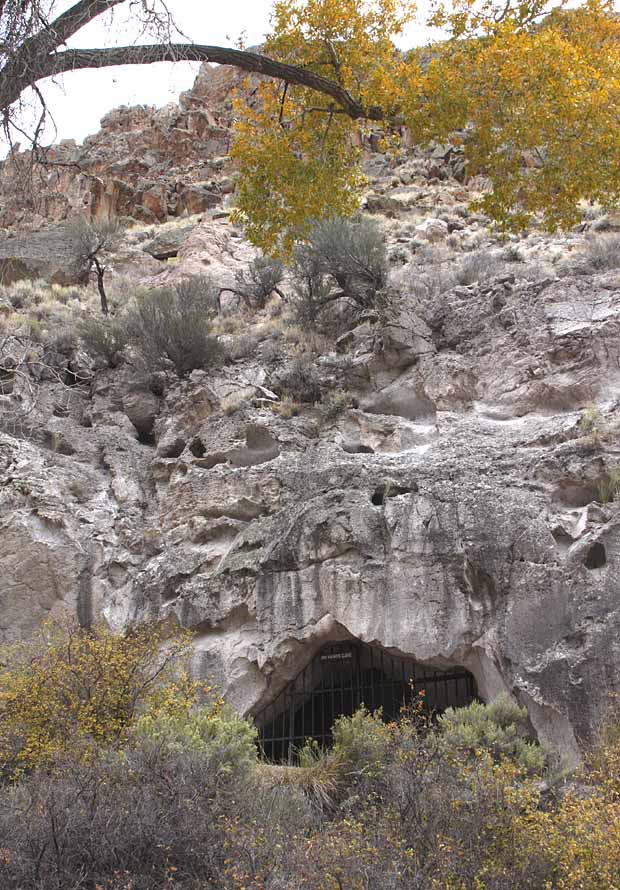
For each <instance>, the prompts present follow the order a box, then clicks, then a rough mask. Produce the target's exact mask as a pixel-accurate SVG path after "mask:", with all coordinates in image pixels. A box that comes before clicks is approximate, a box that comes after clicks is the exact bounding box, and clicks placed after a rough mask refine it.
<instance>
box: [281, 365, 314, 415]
mask: <svg viewBox="0 0 620 890" xmlns="http://www.w3.org/2000/svg"><path fill="white" fill-rule="evenodd" d="M275 385H276V388H277V389H279V391H280V394H281V395H283V396H289V397H290V398H291V399H292V400H293V401H294V402H302V403H306V404H314V403H315V402H318V401H319V399H320V398H321V379H320V377H319V373H318V371H317V369H316V366H315V365H314V364H313V363H312V361H311V360H310V359H309V358H306V357H305V356H300V357H299V358H295V359H293V360H292V361H290V362H288V364H286V365H285V366H284V368H283V369H282V370H281V371H280V372H279V373H278V375H277V378H276V383H275Z"/></svg>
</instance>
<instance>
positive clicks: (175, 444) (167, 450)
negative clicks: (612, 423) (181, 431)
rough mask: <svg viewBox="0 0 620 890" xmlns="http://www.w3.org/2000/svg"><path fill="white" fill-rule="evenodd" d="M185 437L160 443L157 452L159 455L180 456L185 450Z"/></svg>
mask: <svg viewBox="0 0 620 890" xmlns="http://www.w3.org/2000/svg"><path fill="white" fill-rule="evenodd" d="M186 444H187V443H186V441H185V439H181V438H180V437H179V438H175V439H173V440H172V441H169V442H168V443H165V444H162V445H161V446H160V449H159V453H160V455H161V457H172V458H176V457H181V455H182V454H183V452H184V451H185V446H186Z"/></svg>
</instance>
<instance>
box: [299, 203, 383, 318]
mask: <svg viewBox="0 0 620 890" xmlns="http://www.w3.org/2000/svg"><path fill="white" fill-rule="evenodd" d="M388 269H389V261H388V254H387V250H386V247H385V243H384V239H383V234H382V231H381V228H380V226H379V224H378V223H377V222H376V221H375V220H372V219H365V218H354V219H345V218H342V217H333V218H331V219H326V220H322V221H321V222H318V223H316V225H315V226H314V228H313V230H312V232H311V235H310V238H309V239H308V241H307V242H306V243H305V244H303V245H300V246H299V247H298V248H297V250H296V252H295V256H294V261H293V276H294V290H295V300H294V304H295V311H296V315H297V320H298V322H299V323H300V324H311V325H314V326H316V324H317V321H318V319H319V317H320V316H321V315H322V313H323V312H324V311H325V309H326V307H328V306H329V305H331V304H332V303H333V302H334V301H336V300H338V299H342V300H345V301H348V302H349V303H350V304H352V305H353V306H354V307H355V309H356V311H363V310H366V309H370V308H373V307H374V306H375V305H376V303H377V299H378V295H379V294H380V293H381V291H382V290H383V288H384V287H385V286H386V284H387V280H388Z"/></svg>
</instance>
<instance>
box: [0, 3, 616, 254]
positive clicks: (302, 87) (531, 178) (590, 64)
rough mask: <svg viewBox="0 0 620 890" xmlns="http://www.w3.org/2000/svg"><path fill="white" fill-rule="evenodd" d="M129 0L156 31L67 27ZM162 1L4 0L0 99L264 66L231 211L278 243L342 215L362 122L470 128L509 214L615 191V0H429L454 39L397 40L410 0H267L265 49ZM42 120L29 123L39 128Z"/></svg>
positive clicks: (268, 246)
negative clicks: (94, 31)
mask: <svg viewBox="0 0 620 890" xmlns="http://www.w3.org/2000/svg"><path fill="white" fill-rule="evenodd" d="M123 2H124V3H125V4H126V5H127V6H128V7H129V9H130V10H131V11H132V12H133V14H135V15H136V16H137V17H140V18H141V20H142V21H143V22H144V25H145V28H146V29H147V30H150V31H151V32H154V33H155V38H156V42H155V43H152V44H149V45H140V46H138V45H133V46H119V47H110V48H96V49H71V48H69V47H68V46H67V41H69V40H70V38H71V37H73V36H74V35H75V34H77V33H78V32H79V31H80V30H81V29H82V28H83V27H84V26H85V25H87V24H88V23H89V22H91V21H92V20H93V19H96V18H97V17H98V16H100V15H103V14H104V13H106V12H108V11H110V10H112V9H113V8H115V7H117V6H119V5H120V4H122V3H123ZM158 4H159V0H140V2H138V0H135V2H132V0H129V2H128V0H79V2H77V3H75V4H74V5H72V6H71V7H70V8H69V9H67V10H66V11H64V12H62V13H60V14H56V12H57V8H58V7H57V2H56V0H0V114H1V115H2V116H3V121H4V126H5V129H10V127H11V125H12V123H15V111H16V107H17V105H18V104H19V101H20V97H22V95H23V94H24V93H25V91H27V89H28V88H32V89H33V90H34V91H35V95H38V97H39V100H40V101H41V102H42V101H43V100H42V96H41V94H40V92H38V87H37V84H38V83H39V81H40V80H42V79H44V78H46V77H50V76H54V75H58V74H62V73H65V72H69V71H75V70H78V69H81V68H102V67H106V66H109V65H121V64H146V63H150V62H156V61H163V60H169V61H178V60H194V61H209V62H217V63H223V64H229V65H234V66H236V67H238V68H240V69H243V70H245V71H248V72H255V73H258V74H262V75H265V79H264V81H263V82H262V83H261V85H260V87H259V89H258V91H257V93H256V94H255V97H254V101H253V102H251V103H250V102H248V101H246V100H242V99H240V100H239V101H238V103H237V113H238V124H237V128H236V140H235V144H234V147H233V155H234V158H235V160H236V162H237V165H238V167H239V170H240V172H241V177H240V185H239V190H238V198H237V215H238V217H239V218H240V219H241V220H242V221H244V222H245V224H246V228H247V231H248V234H249V236H250V237H251V238H252V240H253V241H254V242H255V243H257V244H258V245H260V246H261V247H263V248H264V249H265V250H267V251H270V252H273V251H274V250H278V249H281V250H284V251H287V250H289V251H290V249H291V248H292V246H293V244H294V242H295V241H296V240H298V239H300V238H303V237H305V236H306V235H307V233H308V232H309V231H310V229H311V227H312V223H313V221H314V220H316V219H321V218H323V217H325V216H329V215H334V214H348V213H350V212H352V211H353V210H354V209H355V208H356V207H357V206H358V203H359V199H360V193H361V190H362V188H363V185H364V180H363V177H362V175H361V173H360V167H359V160H360V150H359V148H357V147H356V138H355V137H356V136H357V134H358V132H359V129H360V127H362V128H368V127H370V126H375V127H377V128H379V130H380V131H381V133H383V134H384V135H385V136H386V138H388V139H389V140H392V139H393V140H395V141H396V142H397V140H398V136H399V134H400V133H402V131H403V128H408V129H409V130H410V132H411V135H412V138H413V140H414V141H417V142H427V141H429V140H431V139H440V140H448V139H456V138H457V137H455V136H454V135H453V134H454V133H455V132H460V133H461V136H460V137H458V138H460V139H462V140H463V143H464V153H465V158H466V161H467V165H468V172H469V173H470V174H476V173H483V174H485V175H486V176H487V177H488V178H489V180H490V182H491V185H492V189H491V191H490V192H489V193H487V194H486V195H485V196H484V197H483V198H482V200H481V202H480V205H481V207H482V208H483V209H484V210H485V211H486V212H488V213H489V214H490V215H491V216H493V217H494V218H495V219H497V220H498V221H499V222H500V223H501V224H503V225H510V226H515V227H519V226H523V225H525V224H527V223H528V222H529V221H530V220H531V219H532V218H533V217H537V216H538V217H541V218H542V220H543V222H544V223H545V224H546V225H547V226H548V227H549V228H557V227H561V226H567V225H571V224H573V223H574V222H575V221H576V220H577V219H578V217H579V208H580V202H583V201H584V200H586V201H597V202H600V203H602V204H604V205H612V204H614V203H616V202H617V201H618V199H619V198H620V127H619V126H618V114H619V108H620V101H619V100H620V53H619V52H618V46H619V37H620V19H619V18H618V17H617V16H616V14H615V11H614V3H613V0H584V2H581V3H578V4H577V5H576V6H575V5H571V8H567V6H566V0H559V2H553V0H552V2H548V0H436V2H435V4H434V6H433V8H432V12H431V16H430V22H431V23H432V24H434V25H437V26H440V27H442V28H443V29H444V30H445V33H446V34H447V37H446V39H445V40H443V41H442V42H440V43H437V44H435V45H433V46H431V47H427V48H425V49H424V50H420V51H413V52H410V53H402V52H399V51H398V50H397V49H396V45H395V42H396V40H397V39H398V38H399V37H400V36H402V34H403V31H404V29H405V27H406V26H407V25H409V24H411V22H413V21H414V18H415V15H416V11H415V7H414V3H413V2H410V0H276V2H275V3H274V8H273V17H272V31H271V34H270V35H269V37H268V39H267V41H266V43H265V45H264V47H263V49H262V52H260V53H256V52H249V51H245V50H241V49H234V48H229V47H214V46H207V45H202V44H190V43H183V42H177V41H176V40H174V39H173V37H174V26H173V22H172V19H171V16H170V15H169V13H168V10H167V8H166V7H165V6H164V5H163V3H162V4H161V5H158ZM40 133H41V126H39V127H38V128H37V131H36V132H35V134H34V137H35V140H36V139H37V138H38V137H39V136H40Z"/></svg>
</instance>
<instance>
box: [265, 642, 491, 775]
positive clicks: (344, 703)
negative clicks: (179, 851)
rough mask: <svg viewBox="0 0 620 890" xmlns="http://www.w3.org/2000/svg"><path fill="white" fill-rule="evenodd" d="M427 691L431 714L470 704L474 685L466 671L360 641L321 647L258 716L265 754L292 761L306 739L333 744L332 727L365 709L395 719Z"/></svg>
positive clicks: (266, 756)
mask: <svg viewBox="0 0 620 890" xmlns="http://www.w3.org/2000/svg"><path fill="white" fill-rule="evenodd" d="M422 690H424V693H425V695H424V701H425V703H426V706H427V707H428V709H429V711H431V712H434V713H436V712H438V713H441V712H442V711H445V709H446V708H449V707H451V706H455V707H462V706H464V705H468V704H470V703H471V702H472V701H473V700H474V699H475V698H476V694H477V690H476V681H475V680H474V677H473V675H472V674H470V672H469V671H467V670H465V668H461V667H454V668H450V669H448V670H440V669H438V668H432V667H428V666H426V665H422V664H418V663H417V662H415V661H413V660H412V659H409V658H402V657H400V656H397V655H390V654H389V653H388V652H385V651H384V650H383V649H380V648H379V647H377V646H369V645H367V644H366V643H361V642H359V641H357V640H354V641H346V642H341V643H331V644H329V645H326V646H323V648H322V649H321V650H320V651H319V652H317V654H316V655H315V656H314V658H313V659H312V661H311V662H310V663H309V664H308V665H306V667H305V668H304V669H303V670H302V671H301V672H300V673H299V674H298V675H297V677H295V679H294V680H293V681H292V682H291V683H289V685H288V686H287V687H286V688H285V689H283V690H282V692H281V693H280V694H279V695H278V697H277V698H276V700H275V701H274V702H272V703H271V704H270V705H267V706H266V707H265V708H263V709H262V710H261V711H259V712H258V714H256V724H257V726H258V730H259V741H260V746H261V749H262V752H263V754H264V756H265V758H266V759H267V760H270V761H272V762H276V763H281V762H288V763H291V762H294V760H295V752H296V750H297V749H298V748H300V747H302V746H303V745H304V743H305V741H306V739H308V738H312V739H315V740H316V741H317V742H318V744H319V745H320V746H321V747H324V748H328V747H329V746H330V745H331V743H332V726H333V723H334V721H335V720H336V719H337V718H338V717H340V716H343V715H344V716H351V714H353V713H354V712H355V711H356V710H357V709H358V708H359V707H361V706H362V705H365V706H366V707H367V708H368V709H369V710H370V711H374V710H376V709H377V708H381V709H382V712H383V718H384V719H385V720H395V719H397V718H398V716H399V714H400V710H401V708H402V707H403V705H407V704H408V703H409V702H410V701H411V700H412V698H414V697H416V696H417V695H418V694H419V693H420V692H422Z"/></svg>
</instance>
